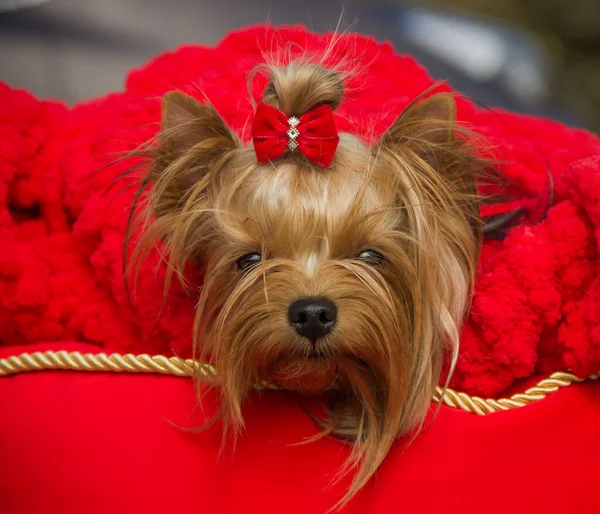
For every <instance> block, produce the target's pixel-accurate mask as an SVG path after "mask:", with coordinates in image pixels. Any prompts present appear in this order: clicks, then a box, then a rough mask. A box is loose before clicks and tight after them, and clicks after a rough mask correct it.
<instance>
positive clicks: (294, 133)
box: [286, 116, 300, 152]
mask: <svg viewBox="0 0 600 514" xmlns="http://www.w3.org/2000/svg"><path fill="white" fill-rule="evenodd" d="M287 122H288V125H289V126H290V128H289V130H288V131H287V132H286V134H287V136H288V137H289V138H290V140H289V141H288V144H287V147H288V150H289V151H290V152H293V151H294V150H295V149H296V148H298V142H297V141H296V138H297V137H298V136H299V135H300V131H299V130H298V129H297V128H296V126H297V125H298V124H299V123H300V120H299V119H298V118H296V116H292V117H291V118H288V120H287Z"/></svg>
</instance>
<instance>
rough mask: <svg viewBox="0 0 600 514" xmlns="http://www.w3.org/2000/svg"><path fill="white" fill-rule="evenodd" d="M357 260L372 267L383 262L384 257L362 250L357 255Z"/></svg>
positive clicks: (372, 251)
mask: <svg viewBox="0 0 600 514" xmlns="http://www.w3.org/2000/svg"><path fill="white" fill-rule="evenodd" d="M358 259H360V260H361V261H364V262H366V263H367V264H371V265H372V266H377V265H379V264H383V263H384V262H385V257H384V256H383V255H381V254H380V253H379V252H376V251H375V250H363V251H362V252H360V253H359V254H358Z"/></svg>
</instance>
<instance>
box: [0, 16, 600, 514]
mask: <svg viewBox="0 0 600 514" xmlns="http://www.w3.org/2000/svg"><path fill="white" fill-rule="evenodd" d="M330 40H331V36H330V35H328V36H319V35H316V34H312V33H310V32H308V31H306V30H305V29H303V28H285V29H278V30H275V29H273V28H271V27H264V26H261V27H257V28H251V29H248V30H244V31H240V32H236V33H233V34H231V35H229V36H228V37H226V38H225V39H224V40H223V41H222V42H221V43H220V44H219V45H218V46H217V47H216V48H206V47H199V46H189V47H182V48H179V49H178V50H176V51H174V52H172V53H168V54H165V55H162V56H160V57H158V58H156V59H154V60H153V61H152V62H151V63H149V64H148V65H147V66H145V67H144V68H142V69H140V70H136V71H134V72H132V73H131V74H130V75H129V77H128V79H127V83H126V86H125V89H124V91H122V92H119V93H114V94H110V95H107V96H105V97H102V98H99V99H95V100H92V101H90V102H87V103H82V104H79V105H77V106H75V107H74V108H66V107H65V106H63V105H61V104H59V103H56V102H44V101H39V100H37V99H35V98H33V97H32V96H31V95H29V94H28V93H26V92H23V91H16V90H13V89H11V88H10V87H8V86H6V85H0V99H1V101H0V241H1V243H0V345H2V346H0V412H1V416H0V455H1V456H2V464H1V468H0V505H1V506H2V511H3V512H9V513H17V512H23V513H28V514H29V513H38V512H39V513H52V512H61V513H67V512H73V513H75V512H77V513H81V512H85V513H88V512H89V513H96V512H97V513H101V512H102V513H104V512H107V511H113V512H114V511H116V512H149V513H154V512H156V513H158V512H167V511H169V512H182V511H184V510H186V511H193V512H232V513H241V512H244V513H246V512H247V513H259V512H260V513H268V512H273V513H281V512H286V513H296V512H297V513H323V512H325V511H327V509H328V508H329V507H331V506H332V505H333V504H335V502H336V501H337V500H338V499H339V498H340V496H341V495H342V494H343V492H344V490H345V488H346V487H347V486H348V483H349V480H350V477H344V478H342V479H341V480H340V481H338V482H334V480H333V479H334V478H335V476H336V471H337V469H338V467H339V466H340V464H341V463H342V462H343V461H344V459H345V457H346V456H347V452H348V449H347V448H346V447H345V446H344V445H343V444H342V443H340V442H338V441H336V440H331V439H324V440H319V441H317V442H312V443H308V444H304V445H299V446H298V445H296V444H295V443H298V442H301V441H302V440H303V438H305V437H308V436H311V435H314V434H315V433H316V431H317V427H316V426H315V425H314V423H313V422H312V421H311V420H310V418H308V417H307V415H306V414H305V413H304V410H302V408H301V407H300V406H299V405H298V403H297V402H296V401H295V399H294V398H293V396H291V395H290V394H286V393H279V392H274V391H264V392H257V393H256V397H254V398H252V401H251V403H250V404H249V405H248V406H247V408H246V411H245V417H246V420H247V432H246V433H245V434H244V435H243V436H242V437H241V438H240V440H239V441H238V443H237V445H236V447H235V448H233V446H232V445H226V446H225V449H224V450H223V452H222V453H221V454H220V455H219V450H220V446H221V438H220V431H219V430H220V427H219V426H218V425H215V426H214V427H211V428H210V429H208V430H206V431H203V432H200V433H198V432H197V431H190V430H184V429H182V427H184V428H185V427H190V428H193V427H197V426H199V425H201V423H202V420H203V419H206V418H207V417H209V416H210V415H211V413H213V412H214V411H215V409H216V403H215V402H216V398H215V396H213V395H211V394H209V395H208V396H206V398H205V399H204V404H203V405H202V408H197V407H196V405H195V398H194V391H193V387H192V381H191V380H189V379H186V378H179V377H177V376H176V375H183V376H185V375H188V374H189V372H190V369H189V362H188V364H186V363H185V361H184V360H183V358H186V357H189V356H190V344H191V330H192V323H193V308H194V299H192V298H189V297H188V296H187V295H186V294H185V293H184V292H183V291H182V290H181V289H180V288H179V286H177V285H174V286H173V287H172V289H171V291H170V293H169V299H168V308H167V309H162V312H161V306H162V287H163V283H162V278H163V277H164V269H163V268H161V267H160V266H159V267H157V265H156V263H157V256H155V255H154V256H150V258H149V259H148V260H147V261H145V263H144V265H143V268H142V270H141V273H140V277H141V278H140V281H139V284H138V286H137V295H136V301H135V302H134V304H133V305H132V304H131V303H130V302H129V301H128V298H127V294H126V291H125V288H124V281H123V274H122V251H123V246H124V234H125V226H126V223H127V214H128V208H129V206H130V205H131V203H132V200H133V195H134V188H133V187H132V186H133V179H129V178H127V179H123V180H120V181H118V182H116V183H115V181H116V179H117V178H118V177H119V176H120V175H121V174H122V173H123V172H124V171H126V170H127V169H129V168H130V167H131V166H132V165H134V164H136V163H135V162H132V160H131V159H129V160H119V159H118V158H119V157H120V156H121V155H123V154H124V153H126V152H130V151H131V150H133V149H135V148H136V147H138V146H139V145H140V144H142V143H143V142H144V141H147V140H148V139H150V138H151V137H152V136H153V135H154V134H155V133H156V130H157V122H158V121H159V119H160V100H159V97H160V96H161V95H162V94H164V93H165V92H167V91H169V90H172V89H179V90H183V91H185V92H187V93H189V94H191V95H193V96H196V97H197V98H199V99H201V100H202V99H204V98H205V97H206V98H208V99H210V101H211V102H212V103H213V104H214V105H215V106H216V108H217V109H218V111H219V112H220V113H221V114H222V116H223V117H224V118H225V120H226V121H227V122H228V123H229V124H230V126H231V127H232V128H233V129H235V130H237V131H238V133H239V134H240V136H241V137H242V138H244V139H246V140H247V139H248V130H247V128H248V127H249V126H250V124H251V121H252V113H253V109H252V105H251V102H250V99H249V97H248V95H247V94H245V91H246V80H247V77H248V74H249V72H250V70H251V69H252V68H253V67H254V66H256V65H257V64H259V63H260V62H262V60H263V54H262V52H263V51H265V50H270V49H275V48H281V47H283V46H286V47H287V48H289V51H290V53H291V54H292V55H293V54H294V53H295V52H300V51H302V49H306V50H308V51H310V52H316V53H319V51H321V50H323V49H324V48H325V47H326V45H327V44H328V43H329V42H330ZM340 55H345V56H348V57H350V58H351V59H354V60H355V61H356V62H357V63H358V65H359V66H360V68H361V70H364V73H362V74H361V75H360V76H359V77H356V79H355V80H356V81H357V82H356V84H354V87H352V85H351V87H350V88H349V89H348V93H347V95H346V97H345V100H344V103H343V104H342V106H341V107H340V108H339V109H338V110H337V111H336V115H338V116H339V119H338V126H339V127H340V129H341V130H342V131H346V132H352V133H355V134H358V135H360V136H362V137H365V138H367V137H371V136H373V135H374V136H375V137H377V136H378V135H380V134H381V133H382V132H383V130H385V128H387V127H388V126H389V125H390V124H391V123H392V121H393V120H394V119H395V117H396V116H397V115H398V114H399V113H400V112H401V110H402V109H403V108H404V107H405V106H406V105H407V104H408V103H409V102H410V101H411V100H412V99H414V98H415V97H416V96H418V94H419V93H421V92H422V91H423V90H425V89H426V88H428V87H429V86H430V85H431V84H432V83H433V82H432V80H431V78H430V77H429V76H428V75H427V73H426V71H425V70H424V69H423V68H422V67H420V66H419V65H418V64H417V63H415V62H414V60H412V59H411V58H410V57H406V56H398V55H396V54H394V52H393V50H392V48H391V46H389V45H385V44H384V45H381V44H378V43H376V42H375V41H374V40H372V39H369V38H365V37H362V36H356V35H348V36H344V37H343V38H341V39H340V41H339V42H338V44H337V45H336V55H334V58H339V57H340ZM262 87H264V81H261V79H260V78H259V79H258V80H257V81H256V82H255V83H254V87H253V94H254V95H255V96H258V95H259V94H260V92H261V88H262ZM442 89H443V88H442ZM446 89H447V88H446ZM458 118H459V120H460V121H461V122H462V123H464V124H466V125H467V126H469V127H471V128H473V129H474V130H475V131H477V132H479V133H481V134H482V135H483V136H484V137H485V138H486V139H487V140H488V141H489V142H490V143H491V144H492V147H493V148H492V151H493V153H494V156H495V158H496V159H497V161H498V162H499V163H500V169H501V171H502V173H503V174H504V175H505V176H506V177H508V178H509V179H510V180H511V183H512V186H511V188H510V189H509V190H508V191H506V193H507V194H508V195H509V196H510V197H511V198H512V199H515V200H514V203H512V204H510V206H511V208H512V207H514V205H519V206H521V207H523V209H524V210H523V214H522V216H521V217H520V218H519V220H518V222H517V223H516V224H515V225H514V226H513V227H512V228H511V229H510V230H509V231H508V233H507V234H506V237H504V238H502V239H490V240H488V241H487V242H486V244H485V247H484V251H483V254H482V258H481V262H480V269H479V275H478V281H477V287H476V295H475V300H474V305H473V309H472V313H471V316H470V318H469V320H468V323H467V324H466V326H465V327H464V331H463V336H462V343H461V345H462V346H461V355H460V358H459V361H458V365H457V370H456V373H455V375H454V377H453V380H452V384H451V385H452V388H453V390H454V391H451V392H450V394H449V395H448V396H447V397H445V398H444V402H445V404H446V405H445V406H443V407H442V408H441V410H440V412H439V414H438V416H437V417H436V418H435V419H433V417H432V420H431V421H432V422H431V423H428V424H427V429H426V431H425V432H424V433H423V434H421V435H420V436H419V437H418V438H417V440H416V441H415V442H414V443H413V444H412V445H411V446H409V447H405V445H403V442H402V441H400V442H399V443H398V444H397V446H396V447H395V448H394V449H393V450H392V452H391V453H390V455H389V456H388V458H387V459H386V461H385V463H384V465H383V467H382V468H381V470H380V471H379V473H378V474H377V476H376V478H375V479H374V480H372V481H371V482H370V483H369V485H368V486H367V487H365V489H363V490H362V491H361V492H360V493H359V494H358V495H357V496H356V497H355V498H354V499H353V500H352V501H351V503H350V504H349V505H348V506H347V507H346V508H345V510H344V511H345V512H356V513H388V512H417V511H418V512H461V514H464V513H469V512H473V513H475V512H477V513H479V512H487V513H494V512H498V513H501V512H502V513H504V512H507V511H510V512H513V513H517V512H523V513H528V514H530V513H536V512H549V511H561V510H562V511H566V512H577V513H587V512H589V513H592V512H597V484H598V483H599V479H600V470H599V469H598V465H597V462H598V460H599V459H600V385H599V384H597V383H595V382H593V381H592V380H586V381H585V382H583V383H579V380H581V379H585V378H588V377H592V376H593V374H594V373H597V372H598V371H599V370H600V260H599V259H598V251H599V250H600V245H599V241H600V140H599V139H598V138H597V137H595V136H594V135H592V134H589V133H587V132H585V131H582V130H575V129H570V128H567V127H565V126H563V125H560V124H558V123H555V122H552V121H548V120H540V119H536V118H531V117H526V116H518V115H514V114H510V113H506V112H504V111H500V110H493V111H489V110H485V109H479V108H476V107H475V106H474V105H473V104H472V103H470V102H469V101H467V100H464V99H459V101H458ZM549 177H552V180H551V181H550V180H549ZM551 182H552V183H553V188H552V203H551V205H550V207H549V208H548V199H549V197H550V195H549V183H551ZM506 205H507V204H506V203H504V204H503V205H502V206H500V207H488V208H487V209H486V212H484V213H483V214H484V215H492V214H495V213H496V212H499V210H500V209H503V208H506ZM159 314H160V316H159ZM75 351H79V352H82V353H90V354H98V353H100V352H105V353H113V352H114V353H117V354H121V355H122V354H125V353H132V354H142V353H143V354H149V355H151V356H157V355H163V356H164V357H153V358H150V357H147V356H146V357H144V356H141V357H139V356H138V357H122V356H121V357H120V356H118V355H117V356H115V357H111V358H108V357H105V356H103V355H96V356H94V355H87V356H85V355H84V356H81V355H80V354H77V353H72V352H75ZM35 352H42V353H35ZM52 352H54V353H52ZM56 352H58V353H56ZM22 354H25V355H22ZM19 355H21V357H17V356H19ZM169 357H171V359H170V360H169V359H168V358H169ZM57 368H67V369H71V370H79V371H64V370H61V371H52V369H57ZM35 369H41V370H43V371H39V372H35V373H33V372H25V371H31V370H35ZM93 371H95V372H93ZM102 371H104V372H102ZM133 371H138V372H139V373H132V372H133ZM557 371H565V372H568V373H562V374H561V373H559V374H556V375H554V378H552V379H549V380H544V381H543V382H542V384H541V386H540V387H538V388H534V389H532V390H530V391H528V393H527V394H525V395H519V394H517V393H519V391H523V390H525V389H526V387H528V386H531V385H533V384H534V383H535V382H537V381H540V380H543V379H547V377H548V376H549V375H550V374H551V373H553V372H557ZM109 372H113V373H109ZM114 372H118V373H114ZM159 373H162V374H163V376H161V375H160V374H159ZM164 375H170V376H164ZM577 377H578V378H577ZM576 378H577V381H576V382H574V380H575V379H576ZM456 391H462V393H458V392H456ZM513 394H516V396H514V397H512V399H509V397H510V395H513ZM480 396H481V397H488V398H491V399H489V400H485V401H484V400H482V399H480V398H479V397H480ZM494 398H495V400H494ZM524 405H525V406H524ZM519 407H522V408H519ZM473 413H478V414H485V415H483V416H476V415H474V414H473Z"/></svg>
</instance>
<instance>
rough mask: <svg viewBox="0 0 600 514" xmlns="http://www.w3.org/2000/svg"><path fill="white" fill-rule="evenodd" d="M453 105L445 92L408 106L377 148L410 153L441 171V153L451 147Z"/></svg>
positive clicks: (454, 116) (454, 111)
mask: <svg viewBox="0 0 600 514" xmlns="http://www.w3.org/2000/svg"><path fill="white" fill-rule="evenodd" d="M455 121H456V102H455V101H454V98H453V97H452V95H450V94H448V93H438V94H435V95H432V96H430V97H429V98H427V99H426V100H423V101H421V102H418V103H415V102H413V103H412V104H410V105H409V106H408V107H407V108H406V109H405V110H404V112H403V113H402V114H400V116H399V117H398V119H396V121H395V122H394V124H393V125H392V126H391V127H390V128H389V129H388V131H387V132H386V133H385V134H384V136H383V138H382V139H381V142H380V143H379V145H378V148H388V149H390V150H392V151H401V150H402V149H405V150H411V151H413V152H415V153H416V154H417V155H419V157H421V158H422V159H424V160H425V161H427V162H428V163H429V164H430V165H431V166H432V167H434V168H435V169H440V168H441V164H442V160H443V155H444V151H445V150H446V149H447V147H448V145H451V144H452V140H453V132H454V127H455Z"/></svg>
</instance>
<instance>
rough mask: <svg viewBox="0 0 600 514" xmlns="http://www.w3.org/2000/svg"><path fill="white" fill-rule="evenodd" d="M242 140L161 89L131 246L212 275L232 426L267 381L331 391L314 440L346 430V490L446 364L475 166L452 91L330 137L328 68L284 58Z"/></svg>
mask: <svg viewBox="0 0 600 514" xmlns="http://www.w3.org/2000/svg"><path fill="white" fill-rule="evenodd" d="M268 73H269V77H270V80H269V83H268V85H267V87H266V89H265V91H264V95H263V98H262V102H261V103H259V104H258V106H257V108H256V113H255V119H254V123H253V125H252V137H253V144H252V145H250V146H246V147H245V146H244V145H243V144H242V142H241V141H240V139H239V138H238V137H237V136H236V134H234V133H233V132H232V131H231V130H230V129H229V128H228V127H227V125H226V124H225V122H224V121H223V119H222V118H221V117H220V116H219V114H218V113H217V112H216V110H215V109H214V108H213V107H212V106H211V105H209V104H206V105H205V104H202V103H200V102H198V101H197V100H195V99H193V98H191V97H189V96H186V95H185V94H183V93H180V92H170V93H168V94H166V95H165V96H164V98H163V103H162V129H161V131H160V134H159V137H158V141H159V144H158V148H157V149H156V154H155V155H154V159H153V165H152V167H151V169H150V171H149V174H148V176H147V179H146V182H147V183H149V184H151V188H150V190H149V192H148V193H147V203H146V205H147V209H146V218H145V220H146V226H145V230H144V233H143V236H142V239H141V240H140V245H141V247H148V245H151V244H152V243H153V242H157V241H160V243H161V245H163V246H164V249H165V255H166V256H167V257H166V259H168V269H169V270H170V271H169V273H175V274H179V275H183V274H184V271H183V270H184V268H185V267H186V265H187V264H189V263H190V262H197V263H201V265H202V266H203V268H204V269H205V270H206V274H205V279H204V283H203V286H202V288H201V291H200V295H199V301H198V308H197V313H196V324H195V335H194V339H195V347H196V348H197V352H198V353H197V354H198V355H199V356H200V357H201V358H203V359H206V360H207V361H209V362H211V363H212V364H213V365H214V367H215V369H216V374H217V377H218V384H219V388H220V394H221V397H222V412H221V414H222V419H223V421H224V423H225V426H226V427H230V428H233V429H234V430H235V429H236V428H239V427H241V426H242V425H243V419H242V411H241V405H242V403H243V402H244V400H245V398H246V397H247V396H248V395H249V393H250V392H251V390H252V389H253V386H254V385H255V384H257V383H258V382H261V381H264V380H268V381H269V382H270V383H272V384H275V385H277V386H279V387H281V388H284V389H290V390H297V391H301V392H303V393H305V394H317V393H320V392H323V391H329V394H328V395H327V397H328V398H329V399H333V400H332V402H331V403H329V404H328V405H327V412H328V416H327V417H326V419H320V422H321V423H322V425H323V426H324V433H327V434H332V435H339V436H342V437H345V438H350V439H351V440H352V441H354V446H353V448H354V451H353V453H352V457H351V459H350V461H349V467H348V469H354V471H355V476H354V481H353V483H352V486H351V488H350V490H349V492H348V494H347V495H346V497H345V499H344V500H343V501H342V503H344V502H345V501H347V499H349V498H350V497H352V495H353V494H354V493H356V492H357V491H358V490H359V489H360V488H361V487H362V486H363V485H364V484H365V483H366V482H367V481H368V480H369V478H370V477H371V476H372V475H373V473H374V472H375V471H376V470H377V468H378V467H379V465H380V464H381V462H382V461H383V459H384V457H385V456H386V454H387V452H388V450H389V449H390V447H391V445H392V443H393V442H394V440H395V439H396V438H398V437H400V436H404V435H407V434H415V433H416V432H417V431H418V430H419V428H420V427H421V426H422V423H423V421H424V419H425V416H426V413H427V411H428V408H429V406H430V403H431V401H432V397H433V395H434V391H435V388H436V386H437V385H438V383H439V381H440V379H441V376H442V374H443V376H445V377H449V376H451V374H452V370H453V367H454V364H455V362H456V359H457V355H458V349H459V332H460V326H461V321H462V320H463V318H464V317H465V314H466V312H467V310H468V308H469V304H470V299H471V294H472V290H473V283H474V275H475V269H476V264H477V261H478V257H479V250H480V243H481V238H482V236H481V226H480V219H479V207H478V199H477V194H476V180H477V177H478V176H479V173H480V172H481V170H482V162H481V161H480V159H479V158H478V157H477V155H476V152H474V151H473V148H472V145H470V144H469V142H468V138H467V137H465V136H464V133H463V130H462V129H461V128H460V127H459V125H458V124H457V123H456V104H455V101H454V98H453V97H452V95H451V94H448V93H437V94H429V93H431V92H428V94H427V95H425V96H424V97H423V98H424V99H421V98H420V99H418V100H416V101H414V102H413V103H412V104H411V105H409V106H408V107H407V108H406V109H405V110H404V112H402V113H401V114H400V116H399V117H398V119H397V120H396V121H395V122H394V123H393V125H392V126H391V127H390V128H389V129H388V130H387V132H386V133H385V134H384V135H383V137H382V138H381V139H380V140H379V142H378V143H377V144H374V145H370V144H367V143H365V142H363V141H361V140H360V139H358V138H357V137H355V136H353V135H350V134H346V133H339V134H338V131H337V129H336V123H335V117H334V114H333V113H334V111H335V109H336V108H337V107H338V106H339V105H340V103H341V102H342V99H343V95H344V83H345V76H344V73H343V72H340V71H339V70H332V69H326V68H325V67H324V66H322V65H320V64H316V63H314V62H309V61H305V60H302V59H300V60H295V61H292V62H290V63H288V64H287V65H283V66H276V65H273V66H270V67H269V68H268Z"/></svg>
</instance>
